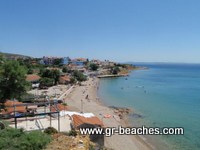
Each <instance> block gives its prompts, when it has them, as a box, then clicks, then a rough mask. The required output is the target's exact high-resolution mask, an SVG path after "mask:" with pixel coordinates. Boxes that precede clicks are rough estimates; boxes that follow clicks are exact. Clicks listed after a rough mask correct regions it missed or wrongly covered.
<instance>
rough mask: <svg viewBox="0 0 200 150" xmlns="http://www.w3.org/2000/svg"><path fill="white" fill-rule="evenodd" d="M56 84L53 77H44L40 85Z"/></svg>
mask: <svg viewBox="0 0 200 150" xmlns="http://www.w3.org/2000/svg"><path fill="white" fill-rule="evenodd" d="M53 85H54V80H53V79H51V78H46V77H43V78H41V79H40V87H41V88H43V87H50V86H53Z"/></svg>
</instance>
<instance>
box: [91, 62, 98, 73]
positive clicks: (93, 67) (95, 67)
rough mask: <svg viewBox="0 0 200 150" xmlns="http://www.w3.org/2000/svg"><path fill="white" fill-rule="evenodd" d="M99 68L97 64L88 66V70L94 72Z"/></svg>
mask: <svg viewBox="0 0 200 150" xmlns="http://www.w3.org/2000/svg"><path fill="white" fill-rule="evenodd" d="M98 68H99V66H98V65H97V64H93V63H92V64H90V69H91V70H92V71H96V70H97V69H98Z"/></svg>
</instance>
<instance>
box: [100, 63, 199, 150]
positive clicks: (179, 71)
mask: <svg viewBox="0 0 200 150" xmlns="http://www.w3.org/2000/svg"><path fill="white" fill-rule="evenodd" d="M140 65H141V64H140ZM142 65H144V66H148V67H149V69H148V70H138V71H133V72H131V74H130V76H129V77H127V80H126V78H125V77H121V78H112V79H101V81H100V88H99V96H100V97H101V98H102V99H103V101H104V103H105V104H107V105H112V106H113V105H114V106H124V107H131V108H133V109H134V112H135V113H137V114H140V115H141V116H142V117H135V116H137V115H132V116H130V121H131V122H133V124H134V125H137V126H141V125H145V126H150V127H184V132H185V134H184V135H176V136H175V135H168V136H167V135H163V136H148V137H147V139H149V141H150V142H154V141H157V142H158V143H160V146H158V147H157V148H158V149H171V150H176V149H177V150H199V149H200V129H199V128H200V65H198V64H142ZM158 145H159V144H158ZM163 145H165V146H164V147H162V146H163Z"/></svg>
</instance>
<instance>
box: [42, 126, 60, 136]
mask: <svg viewBox="0 0 200 150" xmlns="http://www.w3.org/2000/svg"><path fill="white" fill-rule="evenodd" d="M44 133H47V134H55V133H58V131H57V130H56V129H55V128H53V127H48V128H46V129H45V130H44Z"/></svg>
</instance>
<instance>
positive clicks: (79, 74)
mask: <svg viewBox="0 0 200 150" xmlns="http://www.w3.org/2000/svg"><path fill="white" fill-rule="evenodd" d="M73 77H74V78H75V79H76V80H77V81H86V80H87V77H86V76H85V75H84V74H83V73H82V72H80V71H78V70H75V71H74V72H73Z"/></svg>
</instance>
